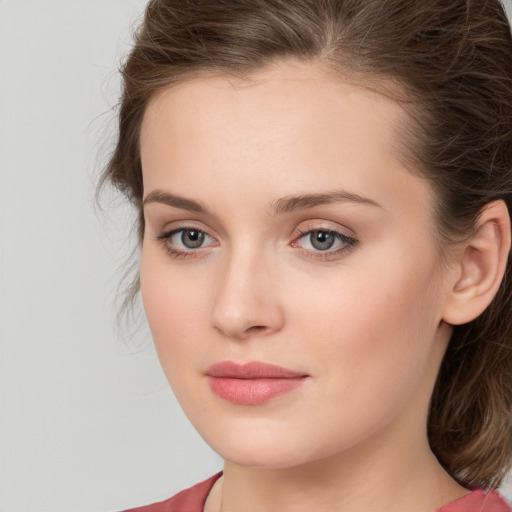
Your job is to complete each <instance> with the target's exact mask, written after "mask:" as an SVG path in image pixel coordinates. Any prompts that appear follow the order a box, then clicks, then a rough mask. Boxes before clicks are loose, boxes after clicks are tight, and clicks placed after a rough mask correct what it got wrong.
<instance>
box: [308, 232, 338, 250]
mask: <svg viewBox="0 0 512 512" xmlns="http://www.w3.org/2000/svg"><path fill="white" fill-rule="evenodd" d="M333 244H334V237H333V236H332V234H331V233H330V232H329V231H313V232H312V233H311V245H312V246H313V247H314V248H315V249H319V250H321V251H325V250H327V249H330V248H331V247H332V246H333Z"/></svg>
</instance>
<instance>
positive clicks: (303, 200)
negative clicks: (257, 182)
mask: <svg viewBox="0 0 512 512" xmlns="http://www.w3.org/2000/svg"><path fill="white" fill-rule="evenodd" d="M338 202H352V203H360V204H368V205H370V206H376V207H378V208H383V206H382V205H381V204H379V203H377V202H376V201H374V200H373V199H369V198H367V197H362V196H360V195H358V194H353V193H351V192H347V191H345V190H334V191H332V192H324V193H319V194H304V195H301V196H291V197H283V198H282V199H278V200H277V201H275V202H274V203H273V205H272V210H273V211H274V213H275V214H282V213H290V212H296V211H301V210H307V209H308V208H313V207H315V206H322V205H326V204H332V203H338Z"/></svg>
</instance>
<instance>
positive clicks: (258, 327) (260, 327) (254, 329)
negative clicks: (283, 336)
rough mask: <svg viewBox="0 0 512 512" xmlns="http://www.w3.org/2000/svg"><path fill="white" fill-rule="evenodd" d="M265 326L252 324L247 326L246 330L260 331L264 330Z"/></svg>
mask: <svg viewBox="0 0 512 512" xmlns="http://www.w3.org/2000/svg"><path fill="white" fill-rule="evenodd" d="M265 329H266V327H265V326H264V325H253V326H252V327H249V329H247V331H246V332H248V333H249V332H261V331H264V330H265Z"/></svg>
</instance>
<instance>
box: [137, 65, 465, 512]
mask: <svg viewBox="0 0 512 512" xmlns="http://www.w3.org/2000/svg"><path fill="white" fill-rule="evenodd" d="M403 115H404V114H403V112H402V110H401V107H400V106H399V105H397V104H396V103H394V102H393V101H392V100H390V99H388V98H386V97H384V96H381V95H379V94H377V93H375V92H372V91H369V90H367V89H364V88H363V87H360V86H357V85H353V84H349V83H346V82H343V81H340V80H335V79H333V78H330V77H328V76H327V75H326V74H324V73H323V72H322V70H321V69H320V68H319V67H317V66H315V65H314V64H307V65H306V64H297V63H290V62H288V63H280V64H276V65H274V66H272V67H271V68H269V69H267V70H265V71H264V72H261V73H259V74H258V75H255V76H253V77H251V79H250V80H247V81H241V80H239V79H233V78H228V77H224V76H205V77H202V78H196V79H193V80H190V81H187V82H185V83H183V84H181V85H179V86H177V87H174V88H172V89H169V90H166V91H164V92H163V93H161V94H159V95H158V96H156V97H155V98H153V99H152V101H151V102H150V104H149V106H148V107H147V110H146V113H145V117H144V121H143V124H142V130H141V157H142V166H143V176H144V195H145V197H146V198H147V201H146V203H145V206H144V215H145V235H144V240H143V246H142V261H141V289H142V297H143V302H144V307H145V311H146V314H147V317H148V321H149V324H150V327H151V330H152V334H153V337H154V341H155V344H156V348H157V351H158V354H159V357H160V360H161V363H162V366H163V369H164V371H165V373H166V375H167V378H168V380H169V382H170V384H171V386H172V388H173V390H174V392H175V394H176V396H177V398H178V400H179V401H180V403H181V405H182V407H183V409H184V410H185V412H186V414H187V415H188V417H189V418H190V420H191V422H192V423H193V425H194V426H195V427H196V428H197V430H198V431H199V433H200V434H201V435H202V436H203V437H204V439H205V440H206V441H207V442H208V443H209V444H210V445H211V446H212V448H213V449H214V450H215V451H217V452H218V453H219V454H220V455H221V456H222V457H223V458H224V459H225V461H226V462H225V468H224V476H223V478H222V479H221V480H220V481H219V482H218V484H217V485H216V486H215V487H214V490H213V491H212V493H211V494H210V496H209V499H208V502H207V504H206V509H205V510H206V511H208V512H212V511H217V510H219V509H220V508H221V505H222V510H223V512H234V511H240V510H244V511H245V512H256V511H268V510H280V511H285V512H288V511H293V512H302V511H306V510H307V511H310V510H315V511H319V512H322V511H324V510H325V511H333V510H339V511H345V510H347V511H348V510H350V511H351V512H358V511H363V510H364V511H365V512H367V511H368V510H380V511H384V512H385V511H393V512H400V511H404V512H405V511H410V510H415V511H416V512H432V511H434V510H436V509H437V508H439V507H441V506H442V505H445V504H446V503H448V502H450V501H453V500H455V499H457V498H460V497H461V496H463V495H464V494H467V492H468V491H467V490H466V489H463V488H461V487H460V486H458V485H457V484H456V483H455V482H454V481H453V480H452V479H451V478H450V477H449V476H448V475H447V474H446V473H445V472H444V470H443V469H442V468H441V467H440V466H439V464H438V463H437V461H436V459H435V457H434V455H433V454H432V452H431V451H430V449H429V446H428V441H427V434H426V420H427V413H428V403H429V399H430V396H431V393H432V389H433V385H434V382H435V378H436V375H437V372H438V369H439V365H440V362H441V359H442V357H443V354H444V351H445V349H446V346H447V343H448V340H449V337H450V334H451V330H452V328H451V327H450V326H449V325H448V324H447V323H446V322H445V321H443V318H444V317H445V316H446V314H447V311H448V309H449V308H452V309H451V310H450V311H452V310H453V307H454V306H453V304H454V299H453V290H454V283H455V282H457V279H459V278H460V267H456V266H455V265H442V264H441V261H440V256H439V253H438V248H437V245H436V242H435V226H434V221H433V218H432V202H433V196H432V191H431V190H430V188H429V186H428V184H427V183H426V182H425V181H424V180H422V179H420V178H419V177H418V176H417V175H416V174H414V173H412V172H410V170H408V169H407V168H405V167H404V164H403V163H402V162H403V159H401V158H399V156H398V155H397V154H396V152H395V149H394V148H395V147H396V144H395V142H396V137H397V136H398V135H397V134H399V127H400V120H401V119H402V118H403ZM341 190H342V191H344V192H345V193H348V198H347V197H345V198H344V199H343V200H337V201H331V202H329V203H327V204H318V205H316V206H311V205H309V206H308V207H305V208H302V209H299V210H293V211H284V212H283V211H280V212H275V211H274V209H275V206H276V204H281V205H282V204H283V199H286V198H290V197H292V196H304V195H307V194H325V193H329V192H332V191H338V192H339V191H341ZM157 192H158V193H160V196H158V195H156V193H157ZM161 193H167V194H172V195H174V196H179V197H181V198H186V199H188V200H193V201H195V202H196V203H199V204H200V205H201V206H202V207H203V210H205V211H192V210H191V209H190V208H189V207H190V204H188V203H186V202H183V201H181V203H176V201H175V202H174V203H175V205H174V206H171V205H170V204H164V202H162V201H161V200H158V197H160V199H161V198H162V197H163V196H162V194H161ZM356 195H357V197H358V198H359V200H357V201H356V200H354V196H356ZM151 198H152V200H151ZM361 198H364V201H361V200H360V199H361ZM279 201H281V202H279ZM168 202H169V201H167V203H168ZM303 206H305V205H303ZM196 210H197V208H196ZM185 228H188V229H190V228H194V229H196V230H201V231H202V232H204V233H205V234H206V235H207V236H206V237H205V241H204V243H203V245H202V246H201V247H200V248H198V249H190V248H186V247H185V246H183V245H182V243H181V242H180V240H181V238H180V235H181V232H179V233H178V234H175V235H174V236H172V237H168V238H166V239H161V238H162V234H166V233H167V234H168V233H169V232H170V231H172V230H179V229H185ZM313 229H317V230H324V231H330V232H339V233H341V234H342V235H344V237H348V238H350V239H352V240H355V242H353V243H349V242H347V238H343V237H341V238H337V239H336V242H335V245H334V248H333V249H330V250H327V251H321V250H318V249H316V248H315V247H314V246H313V245H312V244H311V238H310V236H309V235H308V234H307V232H308V231H311V230H313ZM305 233H306V234H305ZM159 237H160V238H159ZM176 251H179V252H178V253H176ZM335 251H338V252H335ZM225 360H231V361H235V362H238V363H246V362H248V361H264V362H268V363H272V364H276V365H279V366H283V367H285V368H289V369H292V370H296V371H300V372H302V373H304V374H307V375H308V378H307V379H306V381H305V382H304V384H303V385H301V386H300V387H299V388H298V389H296V390H294V391H292V392H290V393H286V394H284V395H281V396H278V397H276V398H274V399H272V400H270V401H269V402H266V403H264V404H262V405H258V406H244V405H235V404H232V403H230V402H227V401H225V400H223V399H221V398H219V397H218V396H216V395H214V394H213V393H212V392H211V390H210V388H209V386H208V384H207V378H206V376H205V371H206V369H207V368H208V367H209V366H210V365H212V364H213V363H216V362H219V361H225Z"/></svg>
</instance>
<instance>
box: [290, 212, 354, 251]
mask: <svg viewBox="0 0 512 512" xmlns="http://www.w3.org/2000/svg"><path fill="white" fill-rule="evenodd" d="M315 231H326V232H330V233H333V234H334V235H335V236H336V237H337V238H338V240H339V241H341V242H342V243H343V244H342V246H341V247H336V248H334V249H325V250H319V249H306V248H304V247H301V246H300V244H299V240H301V239H302V238H304V237H306V236H307V235H311V233H313V232H315ZM347 232H348V233H347ZM358 243H359V241H358V239H357V238H356V235H355V233H354V232H353V231H352V230H350V229H348V228H343V227H341V226H340V225H339V224H336V227H334V226H333V225H332V224H330V223H327V222H326V221H323V220H310V221H308V222H306V223H304V224H301V225H300V226H299V227H298V228H297V229H296V231H295V234H294V235H293V240H292V242H291V243H290V245H291V246H292V247H294V248H296V249H297V250H300V251H302V252H304V253H305V254H306V255H307V256H308V257H312V258H315V259H320V260H326V259H329V258H333V259H334V258H336V257H340V256H341V255H342V254H344V253H346V252H349V251H351V250H352V249H354V247H355V246H356V245H357V244H358Z"/></svg>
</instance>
